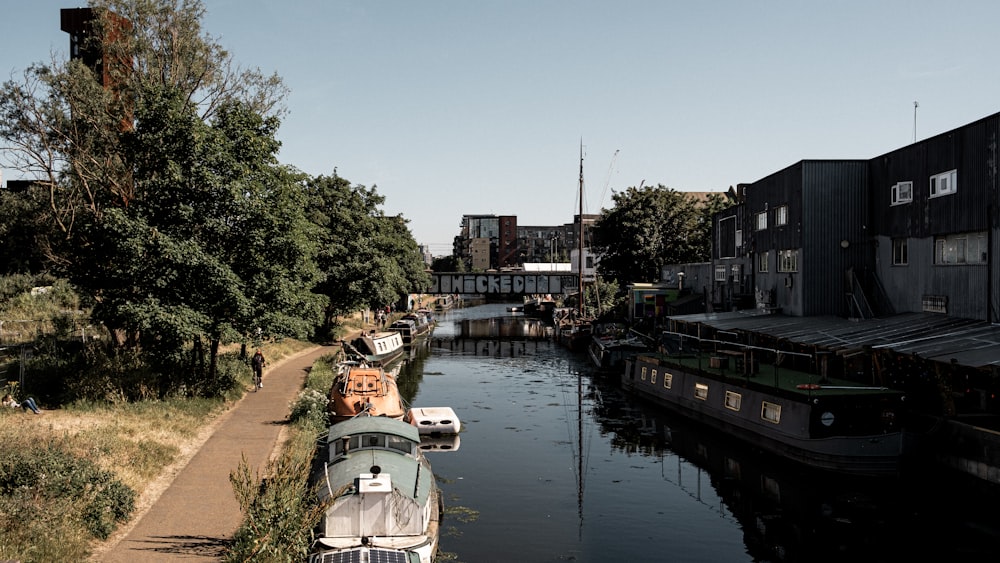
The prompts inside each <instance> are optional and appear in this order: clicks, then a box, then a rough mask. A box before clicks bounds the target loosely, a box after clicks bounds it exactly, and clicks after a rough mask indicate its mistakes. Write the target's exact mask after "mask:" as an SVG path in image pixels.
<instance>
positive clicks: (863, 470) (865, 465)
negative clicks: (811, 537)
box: [622, 355, 905, 476]
mask: <svg viewBox="0 0 1000 563" xmlns="http://www.w3.org/2000/svg"><path fill="white" fill-rule="evenodd" d="M622 386H623V388H624V389H626V390H627V391H630V392H633V393H635V394H637V395H640V396H642V397H644V398H647V399H650V400H652V401H653V402H655V403H657V404H660V405H663V406H665V407H667V408H669V409H671V410H673V411H675V412H677V413H679V414H682V415H684V416H687V417H689V418H691V419H694V420H697V421H698V422H701V423H703V424H706V425H709V426H712V427H715V428H717V429H719V430H721V431H723V432H725V433H727V434H730V435H733V436H735V437H738V438H740V439H741V440H743V441H746V442H748V443H750V444H752V445H754V446H757V447H760V448H762V449H764V450H767V451H769V452H771V453H774V454H777V455H779V456H782V457H784V458H787V459H790V460H793V461H796V462H799V463H802V464H805V465H808V466H811V467H814V468H819V469H823V470H827V471H832V472H837V473H844V474H853V475H870V476H879V475H894V474H897V473H898V472H899V464H900V459H901V457H902V455H903V453H904V452H903V446H904V442H905V441H904V433H903V432H902V431H901V429H899V428H896V427H895V425H894V423H893V422H892V421H893V416H890V415H888V414H887V413H891V412H894V411H892V409H893V408H895V406H896V405H895V401H896V400H898V394H895V393H891V392H886V393H885V394H878V393H877V392H873V393H870V394H866V395H861V394H857V393H850V394H848V393H844V394H837V393H835V392H827V391H824V392H822V393H820V392H819V391H816V392H815V393H813V394H810V393H809V392H802V393H789V392H787V391H780V390H777V389H769V388H768V387H767V386H766V385H757V384H746V383H745V382H743V383H741V382H737V381H730V380H725V379H722V378H716V377H712V374H711V373H709V372H707V371H702V372H698V371H696V370H690V369H682V368H680V367H679V366H677V365H672V364H670V363H668V362H663V361H661V360H659V359H657V358H655V357H652V356H649V355H638V356H636V357H635V358H633V359H631V360H628V361H627V362H626V367H625V370H624V372H623V374H622ZM879 421H881V424H880V422H879ZM840 428H844V431H843V432H841V431H840Z"/></svg>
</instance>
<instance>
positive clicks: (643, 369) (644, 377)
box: [641, 366, 646, 381]
mask: <svg viewBox="0 0 1000 563" xmlns="http://www.w3.org/2000/svg"><path fill="white" fill-rule="evenodd" d="M641 376H642V380H643V381H646V367H645V366H643V368H642V374H641Z"/></svg>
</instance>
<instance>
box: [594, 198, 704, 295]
mask: <svg viewBox="0 0 1000 563" xmlns="http://www.w3.org/2000/svg"><path fill="white" fill-rule="evenodd" d="M613 199H614V202H615V205H614V207H613V208H612V209H611V210H605V211H604V212H603V213H602V215H601V217H600V218H599V219H598V221H597V223H596V224H595V225H594V230H593V237H594V243H593V246H594V250H595V251H596V252H597V253H598V254H600V256H601V262H600V265H599V266H598V269H599V273H600V274H601V275H603V276H605V277H607V278H608V279H609V280H615V281H617V282H618V283H619V284H620V285H621V286H624V285H625V284H629V283H633V282H652V281H656V280H657V279H659V276H660V270H661V268H662V267H663V266H664V265H667V264H679V263H687V262H701V261H707V260H708V259H709V258H710V257H711V236H709V235H710V229H711V215H706V213H707V211H706V210H705V209H704V208H703V207H702V204H700V203H699V202H698V200H697V199H696V198H695V197H694V196H692V195H689V194H685V193H683V192H678V191H675V190H672V189H669V188H667V187H665V186H663V185H662V184H661V185H659V186H656V187H652V186H646V187H644V188H635V187H630V188H628V189H627V190H625V191H624V192H619V193H615V194H614V196H613ZM716 204H717V201H716V200H711V205H713V206H714V205H716ZM706 217H707V222H706Z"/></svg>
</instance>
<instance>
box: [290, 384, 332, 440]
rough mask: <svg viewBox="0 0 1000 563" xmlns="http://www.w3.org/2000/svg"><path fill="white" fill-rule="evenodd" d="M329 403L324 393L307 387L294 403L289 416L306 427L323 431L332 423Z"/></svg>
mask: <svg viewBox="0 0 1000 563" xmlns="http://www.w3.org/2000/svg"><path fill="white" fill-rule="evenodd" d="M328 403H329V399H328V398H327V396H326V395H325V394H324V393H321V392H320V391H318V390H316V389H305V390H303V391H301V392H300V393H299V396H298V397H297V398H296V399H295V402H293V403H292V406H291V414H290V415H289V418H290V420H291V421H292V422H294V423H297V424H300V425H302V426H303V427H305V428H308V429H311V430H313V431H315V432H317V433H318V432H321V431H323V430H325V429H326V427H327V426H329V425H330V415H329V413H328V412H327V410H326V409H327V404H328Z"/></svg>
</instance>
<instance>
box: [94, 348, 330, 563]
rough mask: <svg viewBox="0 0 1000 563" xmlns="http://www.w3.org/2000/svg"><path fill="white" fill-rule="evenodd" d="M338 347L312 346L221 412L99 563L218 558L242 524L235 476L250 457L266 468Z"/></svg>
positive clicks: (251, 463)
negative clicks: (306, 387)
mask: <svg viewBox="0 0 1000 563" xmlns="http://www.w3.org/2000/svg"><path fill="white" fill-rule="evenodd" d="M338 348H339V347H334V346H322V347H319V348H313V349H310V350H307V351H304V352H302V353H299V354H298V355H295V356H291V357H289V358H286V359H284V360H282V362H281V363H280V364H277V365H275V366H272V367H271V368H270V369H268V370H267V371H266V372H265V373H264V388H263V389H260V390H259V391H258V392H256V393H254V392H250V393H248V394H247V395H246V396H245V397H244V398H243V399H241V400H240V401H239V402H238V403H237V404H236V405H235V406H234V407H233V408H231V409H230V410H229V411H227V412H226V413H225V414H223V415H222V417H221V419H220V421H219V422H218V423H217V424H216V427H215V430H214V432H213V433H212V435H211V437H210V438H208V440H207V441H206V442H205V443H204V444H203V445H202V446H201V448H200V449H199V450H198V452H197V453H196V454H194V456H193V457H192V458H191V460H190V461H189V462H188V464H187V465H186V466H184V468H183V469H182V470H181V471H180V473H178V474H177V476H176V477H175V478H174V480H173V482H172V483H171V484H170V486H169V487H168V488H167V489H166V490H165V491H164V492H163V494H162V495H160V497H159V498H158V499H157V500H156V501H155V503H154V504H153V505H152V506H151V507H150V508H149V510H148V511H146V513H145V514H143V515H142V516H140V517H139V520H138V521H137V522H136V523H135V526H134V527H132V529H131V530H129V532H128V534H127V535H126V536H125V537H123V538H122V539H121V540H120V541H118V543H117V544H115V545H114V546H113V547H110V548H107V549H106V550H104V551H103V552H102V553H98V554H96V555H95V557H94V561H100V562H117V561H128V562H147V561H148V562H152V563H155V562H159V561H182V560H184V561H186V560H202V561H218V560H220V559H221V558H222V555H223V553H224V550H225V546H226V542H227V541H228V540H230V539H231V538H232V537H233V533H234V532H235V531H236V529H237V528H238V527H239V525H240V523H241V522H242V519H243V515H242V514H241V513H240V507H239V504H238V503H237V502H236V497H235V496H234V494H233V488H232V485H230V483H229V473H230V471H233V470H234V469H237V468H238V467H239V465H240V462H241V461H242V460H243V457H244V456H245V457H246V460H247V463H248V464H249V467H250V468H251V471H255V470H263V469H264V466H265V465H266V464H267V461H268V460H269V459H270V458H271V456H272V454H273V453H274V452H275V447H276V446H277V445H278V443H279V438H280V437H281V435H282V429H283V428H284V426H285V423H286V422H287V419H288V407H289V404H290V403H291V402H292V400H294V399H295V397H296V395H297V394H298V392H299V391H301V390H302V385H303V381H304V378H305V375H306V373H307V371H308V369H309V367H310V366H312V364H313V362H314V361H315V360H316V359H317V358H319V357H320V356H322V355H324V354H330V353H333V352H335V351H336V350H337V349H338Z"/></svg>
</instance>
